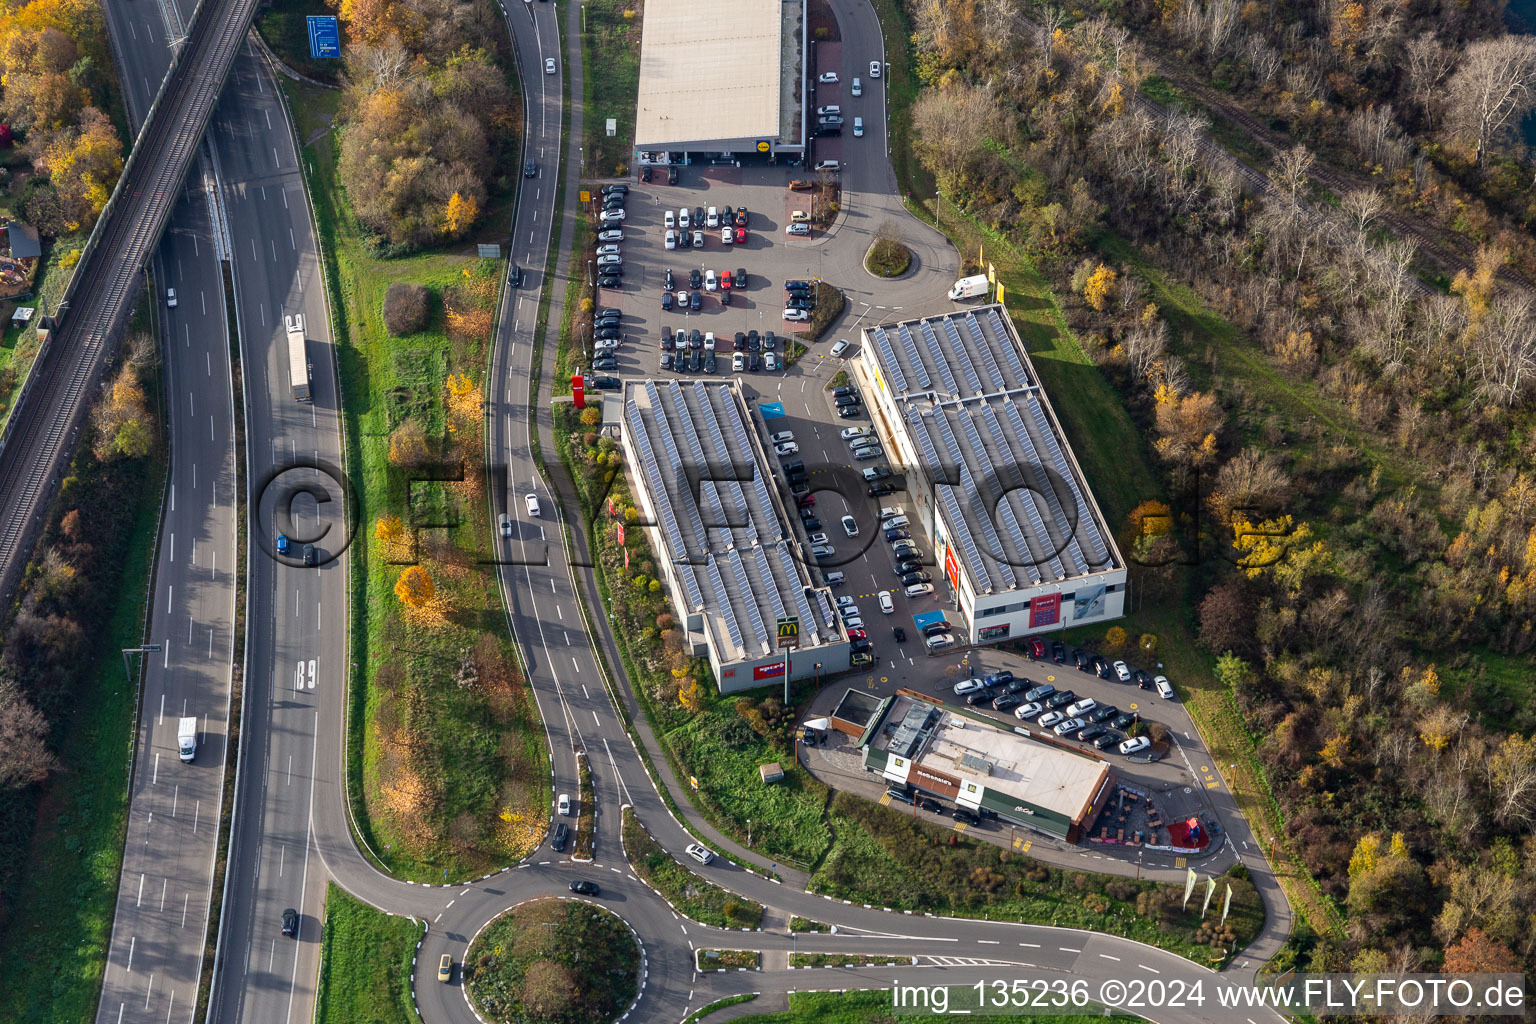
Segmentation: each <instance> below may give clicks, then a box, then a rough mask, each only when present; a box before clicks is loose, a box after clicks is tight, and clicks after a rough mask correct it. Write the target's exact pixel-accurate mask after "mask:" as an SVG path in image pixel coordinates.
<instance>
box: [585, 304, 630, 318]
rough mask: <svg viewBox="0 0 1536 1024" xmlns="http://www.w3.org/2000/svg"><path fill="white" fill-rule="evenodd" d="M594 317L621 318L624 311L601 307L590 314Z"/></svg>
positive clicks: (612, 307) (613, 307) (611, 307)
mask: <svg viewBox="0 0 1536 1024" xmlns="http://www.w3.org/2000/svg"><path fill="white" fill-rule="evenodd" d="M592 315H593V316H595V317H599V318H601V317H609V316H623V315H624V311H623V310H622V309H619V308H617V307H615V306H603V307H601V308H599V309H598V310H597V311H596V312H595V313H593V314H592Z"/></svg>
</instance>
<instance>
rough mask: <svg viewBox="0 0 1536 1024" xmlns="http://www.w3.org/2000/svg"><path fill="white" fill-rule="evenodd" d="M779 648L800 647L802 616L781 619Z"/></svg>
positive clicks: (788, 616)
mask: <svg viewBox="0 0 1536 1024" xmlns="http://www.w3.org/2000/svg"><path fill="white" fill-rule="evenodd" d="M778 625H779V647H780V648H784V647H799V646H800V616H798V615H786V616H784V617H783V618H781V619H779V622H778Z"/></svg>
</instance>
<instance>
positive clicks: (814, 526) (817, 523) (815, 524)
mask: <svg viewBox="0 0 1536 1024" xmlns="http://www.w3.org/2000/svg"><path fill="white" fill-rule="evenodd" d="M800 522H801V523H802V524H803V525H804V526H805V532H806V533H815V532H816V531H817V530H819V529H821V520H820V519H817V518H816V517H815V516H811V517H810V518H808V519H801V520H800Z"/></svg>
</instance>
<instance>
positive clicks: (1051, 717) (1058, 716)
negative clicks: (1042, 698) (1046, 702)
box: [1035, 711, 1067, 729]
mask: <svg viewBox="0 0 1536 1024" xmlns="http://www.w3.org/2000/svg"><path fill="white" fill-rule="evenodd" d="M1066 718H1067V716H1066V715H1064V714H1062V713H1061V712H1060V711H1047V712H1046V713H1045V714H1043V715H1041V716H1040V720H1039V721H1038V722H1036V723H1035V724H1036V725H1038V726H1039V727H1040V728H1042V729H1049V728H1050V727H1051V726H1053V725H1055V724H1056V723H1057V722H1064V721H1066Z"/></svg>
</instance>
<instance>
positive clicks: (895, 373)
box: [875, 327, 907, 395]
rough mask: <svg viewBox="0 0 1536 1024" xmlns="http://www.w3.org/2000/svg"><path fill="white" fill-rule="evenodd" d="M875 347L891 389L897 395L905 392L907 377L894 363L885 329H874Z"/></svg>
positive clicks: (898, 364)
mask: <svg viewBox="0 0 1536 1024" xmlns="http://www.w3.org/2000/svg"><path fill="white" fill-rule="evenodd" d="M875 347H876V348H878V349H879V350H880V352H881V354H882V355H884V356H885V359H884V360H883V361H884V363H885V369H886V373H887V374H888V375H889V376H890V378H891V387H893V388H895V389H896V393H897V394H898V395H904V394H906V392H907V375H906V374H904V373H902V372H901V364H900V363H898V362H897V361H896V353H895V352H893V351H892V350H891V339H890V337H889V336H887V335H886V333H885V328H883V327H877V328H875Z"/></svg>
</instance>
